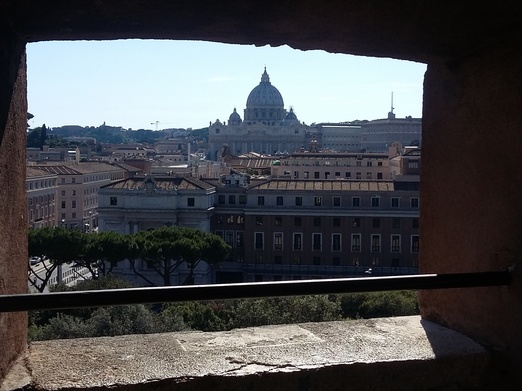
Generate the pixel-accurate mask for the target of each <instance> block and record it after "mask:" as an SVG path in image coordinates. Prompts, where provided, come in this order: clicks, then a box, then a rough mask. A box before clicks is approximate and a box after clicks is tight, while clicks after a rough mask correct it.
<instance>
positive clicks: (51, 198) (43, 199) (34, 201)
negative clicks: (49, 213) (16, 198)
mask: <svg viewBox="0 0 522 391" xmlns="http://www.w3.org/2000/svg"><path fill="white" fill-rule="evenodd" d="M28 201H29V205H33V204H35V205H36V204H38V203H40V204H41V203H43V202H52V201H54V194H44V195H41V196H38V197H29V199H28Z"/></svg>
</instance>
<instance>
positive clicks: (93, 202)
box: [34, 162, 127, 231]
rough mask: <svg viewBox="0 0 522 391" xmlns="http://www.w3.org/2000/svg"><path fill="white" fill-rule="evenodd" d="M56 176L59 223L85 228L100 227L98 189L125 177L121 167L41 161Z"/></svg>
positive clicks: (38, 166)
mask: <svg viewBox="0 0 522 391" xmlns="http://www.w3.org/2000/svg"><path fill="white" fill-rule="evenodd" d="M34 167H35V168H37V169H39V170H42V171H45V172H47V173H49V174H52V175H55V176H56V178H57V196H56V218H57V224H58V225H60V226H63V227H67V228H75V229H81V230H85V231H92V230H96V229H97V227H98V212H97V208H98V189H99V188H100V187H101V186H104V185H107V184H109V183H112V182H114V181H117V180H120V179H123V178H125V177H126V173H127V171H126V170H125V169H124V168H122V167H121V166H113V165H111V164H107V163H95V162H71V163H65V164H42V163H40V164H38V165H37V166H34Z"/></svg>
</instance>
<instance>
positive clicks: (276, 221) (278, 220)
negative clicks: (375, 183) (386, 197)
mask: <svg viewBox="0 0 522 391" xmlns="http://www.w3.org/2000/svg"><path fill="white" fill-rule="evenodd" d="M312 219H313V220H312V224H313V226H314V227H321V226H322V225H323V224H331V226H332V227H340V226H341V217H332V218H331V220H330V218H327V217H313V218H312ZM288 220H293V225H294V226H295V227H301V226H302V225H303V217H301V216H293V217H290V216H271V217H267V216H255V224H256V225H258V226H262V225H264V224H265V223H267V222H268V223H273V225H274V226H282V225H283V221H288ZM381 220H382V219H381V218H379V217H373V218H371V224H372V228H381V225H382V222H381ZM401 220H404V219H403V218H399V217H393V218H391V226H392V228H395V229H399V228H401V225H402V224H401ZM224 222H226V223H227V224H244V222H245V216H243V215H232V214H230V215H217V216H216V223H217V224H223V223H224ZM350 225H351V226H352V227H354V228H359V227H361V218H360V217H353V218H350ZM411 228H419V219H418V218H412V219H411Z"/></svg>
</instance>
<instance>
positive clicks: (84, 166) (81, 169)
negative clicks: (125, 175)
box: [36, 162, 122, 175]
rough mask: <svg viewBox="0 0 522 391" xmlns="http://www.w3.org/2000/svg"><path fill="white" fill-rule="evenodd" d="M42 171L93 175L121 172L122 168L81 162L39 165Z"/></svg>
mask: <svg viewBox="0 0 522 391" xmlns="http://www.w3.org/2000/svg"><path fill="white" fill-rule="evenodd" d="M36 167H38V168H40V169H42V170H45V171H48V172H54V173H56V174H60V175H82V174H93V173H97V172H107V171H120V170H122V168H120V167H115V166H113V165H111V164H109V163H98V162H80V164H76V163H66V164H60V165H56V164H54V165H51V164H38V166H36Z"/></svg>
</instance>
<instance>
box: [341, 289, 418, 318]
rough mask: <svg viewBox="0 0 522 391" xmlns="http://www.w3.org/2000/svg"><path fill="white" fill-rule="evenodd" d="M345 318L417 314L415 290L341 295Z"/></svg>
mask: <svg viewBox="0 0 522 391" xmlns="http://www.w3.org/2000/svg"><path fill="white" fill-rule="evenodd" d="M341 307H342V311H343V317H345V318H352V319H355V318H379V317H388V316H405V315H418V314H419V304H418V301H417V292H416V291H396V292H370V293H352V294H346V295H342V296H341Z"/></svg>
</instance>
